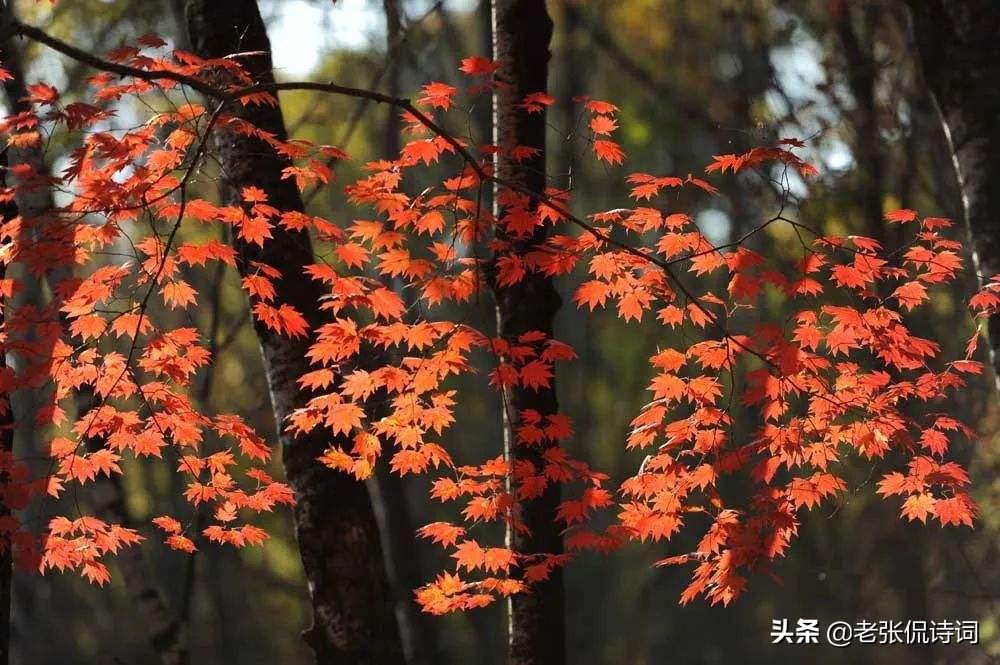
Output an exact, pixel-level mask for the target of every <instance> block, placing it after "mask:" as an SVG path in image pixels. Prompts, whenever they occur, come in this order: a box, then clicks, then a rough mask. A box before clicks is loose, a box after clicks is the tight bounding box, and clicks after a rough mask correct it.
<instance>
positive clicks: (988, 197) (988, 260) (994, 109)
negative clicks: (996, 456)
mask: <svg viewBox="0 0 1000 665" xmlns="http://www.w3.org/2000/svg"><path fill="white" fill-rule="evenodd" d="M907 4H908V5H909V7H910V16H911V18H912V24H913V35H914V38H915V42H916V46H917V50H918V51H919V55H920V60H921V63H922V64H923V70H924V78H925V79H926V82H927V86H928V87H929V88H930V91H931V93H932V94H933V96H934V99H935V101H936V102H937V107H938V110H939V111H940V115H941V120H942V123H943V125H944V129H945V133H946V135H947V136H948V141H949V144H950V146H951V151H952V157H953V162H954V165H955V172H956V175H957V176H958V183H959V187H960V189H961V193H962V207H963V210H964V213H965V222H966V226H967V228H968V231H969V234H970V235H971V238H972V245H973V249H974V254H973V266H974V267H975V269H976V271H977V272H978V274H979V279H980V282H983V281H987V280H989V279H990V278H991V277H992V276H993V275H995V274H997V273H1000V86H998V85H997V82H998V81H997V79H998V76H1000V40H998V39H997V35H998V34H1000V4H998V3H997V2H995V0H907ZM989 339H990V360H991V362H992V364H993V369H994V377H995V378H997V379H998V381H1000V317H996V316H995V317H992V318H991V320H990V322H989ZM998 385H1000V384H998Z"/></svg>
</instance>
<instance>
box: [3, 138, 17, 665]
mask: <svg viewBox="0 0 1000 665" xmlns="http://www.w3.org/2000/svg"><path fill="white" fill-rule="evenodd" d="M7 164H8V160H7V151H6V150H4V151H2V152H0V188H6V186H7ZM16 216H17V204H16V203H14V202H13V201H10V202H7V203H4V204H3V205H2V206H0V220H2V221H4V222H6V221H7V220H8V219H12V218H14V217H16ZM6 272H7V266H6V264H0V279H3V278H4V275H5V273H6ZM3 316H4V312H3V311H2V310H0V323H2V322H3V318H2V317H3ZM6 367H7V350H6V349H2V350H0V370H4V369H6ZM0 456H2V457H3V458H4V459H3V462H4V463H7V462H9V461H13V456H14V405H13V404H12V403H11V399H10V394H9V393H8V394H4V395H0ZM9 480H10V476H9V474H8V472H6V471H0V518H4V517H9V516H10V514H11V510H10V507H9V506H8V505H7V501H6V489H7V488H6V485H7V482H8V481H9ZM0 537H2V538H3V540H2V541H0V665H7V663H8V662H9V661H10V614H11V604H12V603H11V601H12V598H11V591H12V589H13V584H12V582H13V576H14V556H13V550H12V543H11V540H10V534H8V533H4V534H0Z"/></svg>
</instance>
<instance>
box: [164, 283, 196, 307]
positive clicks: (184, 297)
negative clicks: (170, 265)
mask: <svg viewBox="0 0 1000 665" xmlns="http://www.w3.org/2000/svg"><path fill="white" fill-rule="evenodd" d="M160 295H162V296H163V302H165V303H167V305H169V306H170V309H176V308H178V307H179V308H181V309H185V308H187V307H188V306H190V305H194V304H196V303H197V302H198V293H197V292H196V291H195V290H194V289H193V288H192V287H191V285H190V284H188V283H187V282H185V281H184V280H182V279H178V280H175V281H172V282H167V283H166V284H164V285H163V287H162V288H161V289H160Z"/></svg>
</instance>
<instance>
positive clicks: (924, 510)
mask: <svg viewBox="0 0 1000 665" xmlns="http://www.w3.org/2000/svg"><path fill="white" fill-rule="evenodd" d="M935 503H936V501H935V499H934V497H932V496H931V495H930V494H925V493H920V494H911V495H910V496H909V497H907V499H906V501H904V502H903V511H902V515H903V517H905V518H906V519H908V520H910V521H911V522H912V521H913V520H920V521H921V522H925V523H926V522H927V516H928V515H931V514H933V513H934V504H935Z"/></svg>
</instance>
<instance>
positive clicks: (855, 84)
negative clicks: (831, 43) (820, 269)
mask: <svg viewBox="0 0 1000 665" xmlns="http://www.w3.org/2000/svg"><path fill="white" fill-rule="evenodd" d="M854 4H855V3H849V2H848V3H844V4H843V5H842V6H841V8H840V15H839V16H837V17H836V19H835V23H834V28H835V29H836V32H837V37H838V39H839V40H840V45H841V48H842V49H843V52H844V62H845V65H846V66H845V73H846V75H847V85H848V87H849V88H850V90H851V96H852V97H853V98H854V104H855V108H854V111H853V113H852V114H851V119H852V123H851V124H852V125H853V129H854V144H853V146H852V150H853V152H854V157H855V161H856V165H855V168H854V191H855V192H857V196H858V198H859V199H860V203H861V206H860V208H861V215H862V223H863V225H862V226H861V227H860V228H861V229H862V230H863V232H864V233H867V234H868V235H869V236H871V237H872V238H874V239H875V240H878V241H879V242H881V243H882V244H883V245H885V244H886V243H888V242H891V239H890V237H889V236H890V234H889V233H888V231H889V229H888V227H887V226H886V224H885V223H884V221H883V220H882V183H883V181H884V179H885V178H884V172H885V168H884V164H883V149H884V148H883V144H882V139H881V136H880V134H879V125H878V105H877V102H876V98H875V83H876V76H877V73H878V63H877V62H876V60H875V48H874V41H875V39H874V36H873V32H874V31H875V22H876V15H877V12H878V7H876V6H875V5H871V6H868V5H866V6H864V7H861V8H860V9H859V10H858V11H859V12H860V13H861V14H862V19H863V20H862V21H861V29H860V30H858V29H857V28H856V27H855V12H854V11H853V7H854ZM857 4H862V3H857ZM886 249H887V250H889V251H892V250H893V249H895V248H894V247H886Z"/></svg>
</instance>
